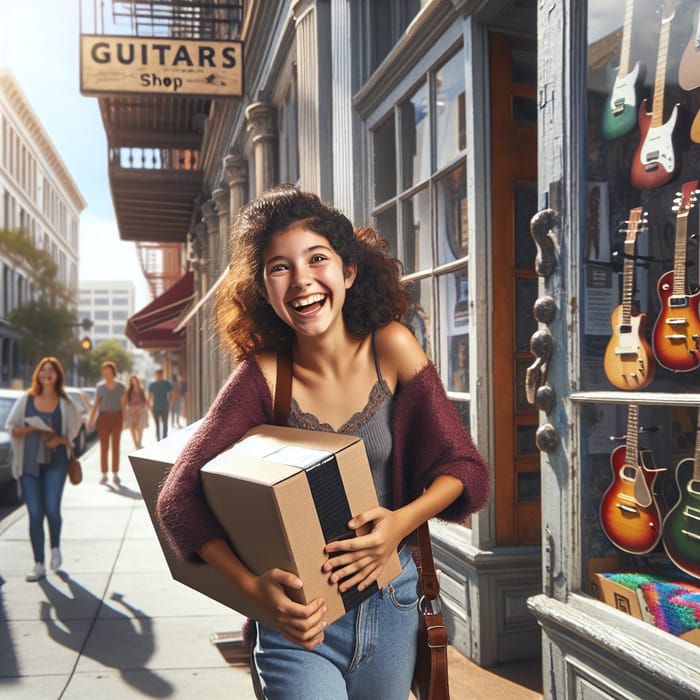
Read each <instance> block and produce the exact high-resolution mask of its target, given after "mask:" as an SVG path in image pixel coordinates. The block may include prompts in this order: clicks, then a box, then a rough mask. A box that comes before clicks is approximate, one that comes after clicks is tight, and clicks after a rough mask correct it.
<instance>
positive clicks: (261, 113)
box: [245, 102, 275, 143]
mask: <svg viewBox="0 0 700 700" xmlns="http://www.w3.org/2000/svg"><path fill="white" fill-rule="evenodd" d="M245 118H246V120H247V121H248V132H249V133H250V134H251V137H252V139H253V143H258V141H271V140H272V139H274V137H275V108H274V106H273V105H271V104H270V103H269V102H253V103H252V104H249V105H248V106H247V107H246V110H245Z"/></svg>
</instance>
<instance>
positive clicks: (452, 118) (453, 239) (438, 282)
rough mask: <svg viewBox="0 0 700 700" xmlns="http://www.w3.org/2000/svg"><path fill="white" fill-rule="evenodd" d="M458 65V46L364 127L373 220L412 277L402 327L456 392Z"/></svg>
mask: <svg viewBox="0 0 700 700" xmlns="http://www.w3.org/2000/svg"><path fill="white" fill-rule="evenodd" d="M464 71H465V65H464V52H463V51H462V50H461V49H460V50H458V51H457V52H455V53H453V54H451V55H449V56H447V57H446V59H444V58H443V59H441V60H440V61H439V62H437V63H436V64H435V68H434V69H431V70H429V71H427V73H426V74H425V75H424V76H423V77H422V78H421V80H420V82H419V83H418V87H415V85H416V83H415V81H412V83H411V85H409V86H407V93H406V96H405V97H402V98H401V99H400V100H399V101H398V102H397V104H396V105H395V106H394V108H393V109H392V110H391V111H390V112H389V113H388V114H386V115H381V117H380V118H379V119H378V121H377V126H375V127H374V128H373V129H372V133H371V137H372V144H373V151H374V175H375V182H374V194H375V208H374V212H373V215H374V220H375V223H376V226H377V228H378V230H379V232H380V233H381V235H382V236H383V237H384V238H387V240H390V241H391V242H392V243H394V242H395V243H396V244H397V247H396V254H397V255H398V257H399V258H400V259H401V261H402V262H403V264H404V272H405V274H406V275H407V276H410V278H411V284H412V291H413V295H414V302H415V306H414V309H413V311H412V313H411V317H410V319H409V326H410V327H411V328H412V330H413V332H414V333H415V335H416V337H417V338H418V339H419V341H420V342H421V344H422V345H423V347H424V349H425V350H426V352H427V353H428V354H429V356H430V357H431V358H434V361H435V362H436V364H437V366H438V369H439V371H440V374H441V377H442V379H443V381H444V383H445V386H446V387H447V388H448V390H450V391H454V392H456V393H468V392H469V353H468V348H469V323H470V319H469V298H468V287H469V284H468V282H469V280H468V277H467V262H468V258H467V256H468V252H469V246H468V238H469V217H468V207H467V195H466V165H465V155H466V139H465V110H464V82H465V81H464ZM395 125H396V127H398V128H397V129H395ZM397 132H398V133H397ZM396 154H399V159H398V162H397V160H396V157H395V156H396ZM392 225H393V226H394V229H393V230H394V231H395V232H396V231H398V240H397V239H396V234H394V237H392V235H391V226H392ZM392 250H393V248H392ZM433 300H435V303H436V304H437V306H436V307H435V310H436V313H437V317H436V315H435V314H434V313H433ZM460 400H463V399H460Z"/></svg>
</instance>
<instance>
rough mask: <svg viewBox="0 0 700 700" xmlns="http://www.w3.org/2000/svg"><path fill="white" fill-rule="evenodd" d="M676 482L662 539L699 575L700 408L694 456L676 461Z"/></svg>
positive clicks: (685, 566) (674, 556) (687, 569)
mask: <svg viewBox="0 0 700 700" xmlns="http://www.w3.org/2000/svg"><path fill="white" fill-rule="evenodd" d="M676 484H678V500H677V501H676V503H675V504H674V505H673V507H672V508H671V510H670V511H669V512H668V515H667V516H666V517H665V518H664V522H663V528H662V535H661V541H662V542H663V545H664V549H665V550H666V554H668V558H669V559H670V560H671V561H672V562H673V563H674V564H675V565H676V566H677V567H678V568H679V569H681V570H682V571H685V572H686V573H687V574H690V575H691V576H695V577H696V578H700V410H698V423H697V430H696V432H695V456H694V457H693V458H690V457H689V458H688V459H682V460H681V461H680V462H679V463H678V465H677V466H676Z"/></svg>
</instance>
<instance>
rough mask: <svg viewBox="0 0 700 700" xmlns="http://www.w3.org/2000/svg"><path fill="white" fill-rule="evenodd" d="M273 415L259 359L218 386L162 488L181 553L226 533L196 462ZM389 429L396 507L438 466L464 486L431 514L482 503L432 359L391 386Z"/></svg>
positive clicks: (473, 454) (482, 472)
mask: <svg viewBox="0 0 700 700" xmlns="http://www.w3.org/2000/svg"><path fill="white" fill-rule="evenodd" d="M274 422H275V418H274V412H273V404H272V396H271V393H270V389H269V387H268V384H267V382H266V380H265V378H264V376H263V374H262V372H261V371H260V368H259V366H258V364H257V362H255V360H245V361H243V362H242V363H241V364H240V365H238V367H237V368H236V370H235V371H234V372H233V374H232V375H231V377H230V379H229V380H228V382H227V383H226V385H225V386H224V387H223V388H222V389H221V391H220V392H219V394H218V396H217V397H216V399H215V400H214V403H213V405H212V407H211V409H210V410H209V412H208V413H207V415H206V416H205V418H204V419H203V420H202V422H201V425H200V426H199V428H198V429H197V430H196V432H195V433H194V435H193V436H192V438H191V439H190V441H189V442H188V443H187V445H186V446H185V449H184V450H183V451H182V453H181V455H180V457H179V458H178V460H177V462H176V463H175V464H174V466H173V468H172V469H171V470H170V473H169V474H168V476H167V478H166V479H165V481H164V483H163V486H162V488H161V491H160V494H159V497H158V503H157V515H158V518H159V520H160V524H161V526H162V528H163V530H164V531H165V533H166V535H167V537H168V540H169V541H170V544H171V545H172V547H173V549H174V551H175V552H176V553H177V555H178V556H179V557H181V558H182V559H188V560H190V561H199V562H201V559H200V558H199V556H198V555H197V554H196V551H197V550H198V549H199V548H200V547H201V546H202V545H203V544H204V543H205V542H208V541H209V540H212V539H214V538H218V537H225V535H224V532H223V530H222V528H221V526H220V525H219V523H218V522H217V520H216V518H215V517H214V515H213V514H212V512H211V510H210V509H209V506H208V505H207V503H206V501H205V499H204V494H203V491H202V486H201V481H200V478H199V470H200V469H201V467H202V466H204V465H205V464H206V463H207V462H208V461H209V460H211V459H213V458H214V457H215V456H216V455H217V454H219V453H220V452H222V451H223V450H225V449H227V448H228V447H231V446H232V445H233V444H234V443H235V442H236V441H238V440H239V439H240V438H241V437H242V436H243V434H244V433H245V432H246V431H248V430H250V429H251V428H253V427H256V426H258V425H261V424H264V423H274ZM392 436H393V453H392V475H393V506H394V508H399V507H401V506H402V505H405V504H406V503H408V502H410V501H412V500H413V499H415V498H417V497H418V496H419V495H420V494H421V493H422V492H423V490H424V489H426V488H427V487H428V486H429V485H430V483H431V482H432V481H433V480H434V479H435V478H436V477H437V476H439V475H440V474H449V475H451V476H454V477H456V478H457V479H459V480H460V481H461V482H462V483H463V484H464V491H463V492H462V495H461V496H460V497H459V498H458V499H457V500H456V501H455V502H454V503H452V504H451V505H450V506H449V507H448V508H446V509H445V510H444V511H443V512H442V513H439V514H438V516H437V517H439V518H441V519H443V520H449V521H452V522H462V521H464V519H465V518H466V517H467V516H468V515H469V514H470V513H474V512H475V511H477V510H479V509H480V508H481V507H482V506H483V505H484V503H485V502H486V499H487V497H488V493H489V472H488V468H487V466H486V464H485V463H484V461H483V459H482V458H481V456H480V455H479V453H478V452H477V450H476V448H475V446H474V444H473V442H472V440H471V438H470V436H469V434H468V433H467V432H466V430H465V429H464V426H463V424H462V421H461V419H460V417H459V415H458V413H457V411H456V410H455V408H454V406H453V405H452V403H451V402H450V400H449V399H448V397H447V394H446V393H445V389H444V387H443V385H442V382H441V381H440V378H439V376H438V374H437V371H436V370H435V367H434V366H433V365H432V364H429V365H427V366H426V367H424V368H423V369H422V370H421V371H420V372H419V373H418V374H417V375H416V376H415V377H414V378H413V379H411V381H409V382H408V383H407V384H404V385H401V386H399V387H397V391H396V395H395V399H394V406H393V417H392Z"/></svg>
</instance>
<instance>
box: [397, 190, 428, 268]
mask: <svg viewBox="0 0 700 700" xmlns="http://www.w3.org/2000/svg"><path fill="white" fill-rule="evenodd" d="M402 218H403V237H402V250H403V257H402V262H403V264H404V272H405V273H406V274H411V273H413V272H416V271H417V270H425V269H428V268H430V267H432V264H433V263H432V259H433V255H432V251H431V243H432V242H431V226H430V201H429V197H428V189H427V188H425V189H422V190H420V191H419V192H417V193H416V194H414V195H413V196H412V197H410V198H409V199H408V200H406V201H405V202H404V203H403V217H402Z"/></svg>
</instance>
